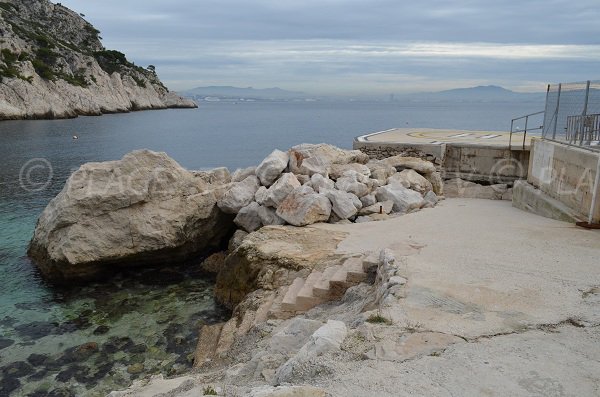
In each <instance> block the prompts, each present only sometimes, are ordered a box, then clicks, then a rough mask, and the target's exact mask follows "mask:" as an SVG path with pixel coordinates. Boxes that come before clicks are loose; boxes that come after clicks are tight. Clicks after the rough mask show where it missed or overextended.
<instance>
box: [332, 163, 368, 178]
mask: <svg viewBox="0 0 600 397" xmlns="http://www.w3.org/2000/svg"><path fill="white" fill-rule="evenodd" d="M346 171H355V172H358V173H359V174H361V175H364V176H367V177H369V176H371V170H370V169H369V167H367V166H366V165H364V164H359V163H350V164H332V165H330V166H329V178H331V179H333V180H334V181H335V180H337V179H338V178H340V177H341V176H342V175H343V174H344V173H345V172H346Z"/></svg>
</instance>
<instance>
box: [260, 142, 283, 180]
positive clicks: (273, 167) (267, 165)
mask: <svg viewBox="0 0 600 397" xmlns="http://www.w3.org/2000/svg"><path fill="white" fill-rule="evenodd" d="M288 160H289V156H288V154H287V153H285V152H282V151H281V150H277V149H275V150H273V152H272V153H271V154H270V155H268V156H267V158H265V159H264V160H263V161H262V162H261V163H260V165H259V166H258V167H256V176H257V177H258V179H260V183H262V184H263V185H264V186H271V185H272V184H273V182H275V181H276V180H277V178H279V175H281V173H282V172H283V170H285V169H286V168H287V166H288Z"/></svg>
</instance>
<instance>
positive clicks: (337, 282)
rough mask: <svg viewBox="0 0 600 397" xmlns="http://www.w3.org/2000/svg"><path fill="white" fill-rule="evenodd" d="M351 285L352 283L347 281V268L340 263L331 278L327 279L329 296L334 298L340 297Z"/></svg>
mask: <svg viewBox="0 0 600 397" xmlns="http://www.w3.org/2000/svg"><path fill="white" fill-rule="evenodd" d="M351 286H352V284H351V283H349V282H348V270H347V269H346V268H345V267H344V266H343V265H342V266H340V267H339V269H337V271H336V272H335V273H334V274H333V276H331V280H329V290H330V293H331V297H332V298H335V299H337V298H340V297H341V296H343V295H344V292H346V290H347V289H348V288H349V287H351Z"/></svg>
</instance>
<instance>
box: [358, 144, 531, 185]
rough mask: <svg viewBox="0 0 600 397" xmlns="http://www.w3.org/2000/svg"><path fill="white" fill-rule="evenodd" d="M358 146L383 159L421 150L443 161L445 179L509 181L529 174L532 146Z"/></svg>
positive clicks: (432, 157)
mask: <svg viewBox="0 0 600 397" xmlns="http://www.w3.org/2000/svg"><path fill="white" fill-rule="evenodd" d="M353 147H354V149H358V150H361V151H363V152H364V153H366V154H368V155H369V156H370V157H371V158H375V159H383V158H386V157H391V156H395V155H397V154H401V153H407V152H408V153H409V154H410V153H411V152H415V153H420V154H424V155H425V156H426V158H427V159H428V160H430V161H433V162H434V163H435V164H437V165H439V166H440V168H441V171H442V176H443V177H444V179H453V178H461V179H465V180H469V181H472V182H480V183H481V182H483V183H490V184H495V183H508V184H512V183H513V182H514V181H515V180H517V179H524V178H526V177H527V170H528V166H529V149H526V150H514V149H513V150H509V149H508V148H504V147H500V146H493V145H490V146H483V145H473V144H466V143H461V144H456V143H453V144H406V143H381V142H365V141H357V140H355V141H354V144H353Z"/></svg>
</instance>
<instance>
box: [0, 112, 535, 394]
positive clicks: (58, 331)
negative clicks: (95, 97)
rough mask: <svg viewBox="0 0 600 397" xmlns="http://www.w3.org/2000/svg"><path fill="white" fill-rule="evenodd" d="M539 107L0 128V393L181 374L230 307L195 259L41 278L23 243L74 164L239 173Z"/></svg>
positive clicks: (101, 388)
mask: <svg viewBox="0 0 600 397" xmlns="http://www.w3.org/2000/svg"><path fill="white" fill-rule="evenodd" d="M542 107H543V104H537V103H529V104H521V103H519V104H493V103H482V104H461V103H456V104H443V103H437V104H416V105H411V106H404V105H401V104H396V103H371V104H362V103H319V102H316V103H314V102H312V103H240V104H232V103H203V104H201V106H200V108H199V109H197V110H165V111H151V112H137V113H131V114H119V115H107V116H102V117H81V118H78V119H73V120H56V121H6V122H0V142H1V145H0V159H1V161H2V163H1V167H0V396H7V395H14V396H25V395H29V396H58V395H60V396H84V395H85V396H88V395H90V396H95V395H104V394H106V392H107V391H110V390H113V389H121V388H124V387H126V386H127V385H129V384H130V383H131V382H132V381H133V380H134V379H136V378H138V377H141V376H146V375H149V374H154V373H159V372H160V373H163V374H165V375H175V374H178V373H182V372H184V371H186V370H188V369H189V368H190V365H191V361H190V354H191V353H193V349H194V347H195V341H196V335H197V331H198V328H199V326H200V325H201V324H204V323H210V322H214V321H219V320H221V319H223V318H225V316H226V315H227V313H225V312H224V311H223V310H222V309H221V308H219V307H218V306H217V305H216V304H215V302H214V300H213V298H212V284H211V281H210V280H206V279H204V276H203V275H202V274H201V273H200V272H198V271H197V267H196V266H195V265H197V264H198V263H199V261H200V260H199V259H198V260H196V261H192V262H190V263H189V264H188V266H185V267H182V268H178V269H171V268H169V269H170V270H150V271H146V272H138V273H129V274H123V275H119V276H117V277H115V278H113V279H112V280H107V281H105V282H103V283H96V284H93V285H89V286H86V287H77V288H72V289H69V290H64V289H57V288H54V287H52V286H51V285H48V284H46V283H45V282H44V280H43V279H42V278H41V277H40V276H39V274H38V273H37V272H36V270H35V267H34V266H33V265H32V263H31V262H30V261H29V259H28V258H27V256H26V249H27V244H28V242H29V239H30V238H31V235H32V233H33V230H34V227H35V222H36V220H37V217H38V216H39V214H40V212H41V211H42V210H43V208H44V207H45V206H46V204H47V203H48V201H49V200H50V199H51V198H52V197H54V196H55V195H56V194H57V193H58V192H59V191H60V189H62V186H63V184H64V181H65V180H66V178H67V177H68V176H69V174H70V173H71V172H72V171H73V170H75V169H76V168H77V167H79V166H80V165H81V164H82V163H85V162H88V161H103V160H114V159H118V158H120V157H122V155H123V154H125V153H127V152H129V151H131V150H133V149H138V148H150V149H153V150H160V151H165V152H167V153H168V154H169V155H170V156H171V157H173V158H175V159H176V160H177V161H179V162H180V163H181V164H182V165H183V166H184V167H186V168H189V169H205V168H211V167H216V166H227V167H229V168H230V169H234V168H237V167H245V166H249V165H255V164H257V163H258V162H260V160H261V159H262V158H263V157H264V156H266V155H267V154H268V153H269V152H270V151H271V150H272V149H273V148H276V147H277V148H280V149H286V148H288V147H290V146H292V145H294V144H298V143H302V142H313V143H315V142H327V143H332V144H335V145H338V146H340V147H345V148H349V147H351V145H352V138H353V137H354V136H356V135H360V134H363V133H367V132H373V131H379V130H385V129H389V128H392V127H399V126H400V127H402V126H412V127H427V128H456V129H479V130H492V131H493V130H500V131H501V130H507V129H508V128H509V127H510V119H511V118H513V117H516V116H520V115H522V114H527V113H531V112H534V111H537V110H539V109H541V108H542ZM73 135H78V136H79V139H78V140H73V139H72V136H73ZM165 265H168V264H165Z"/></svg>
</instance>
